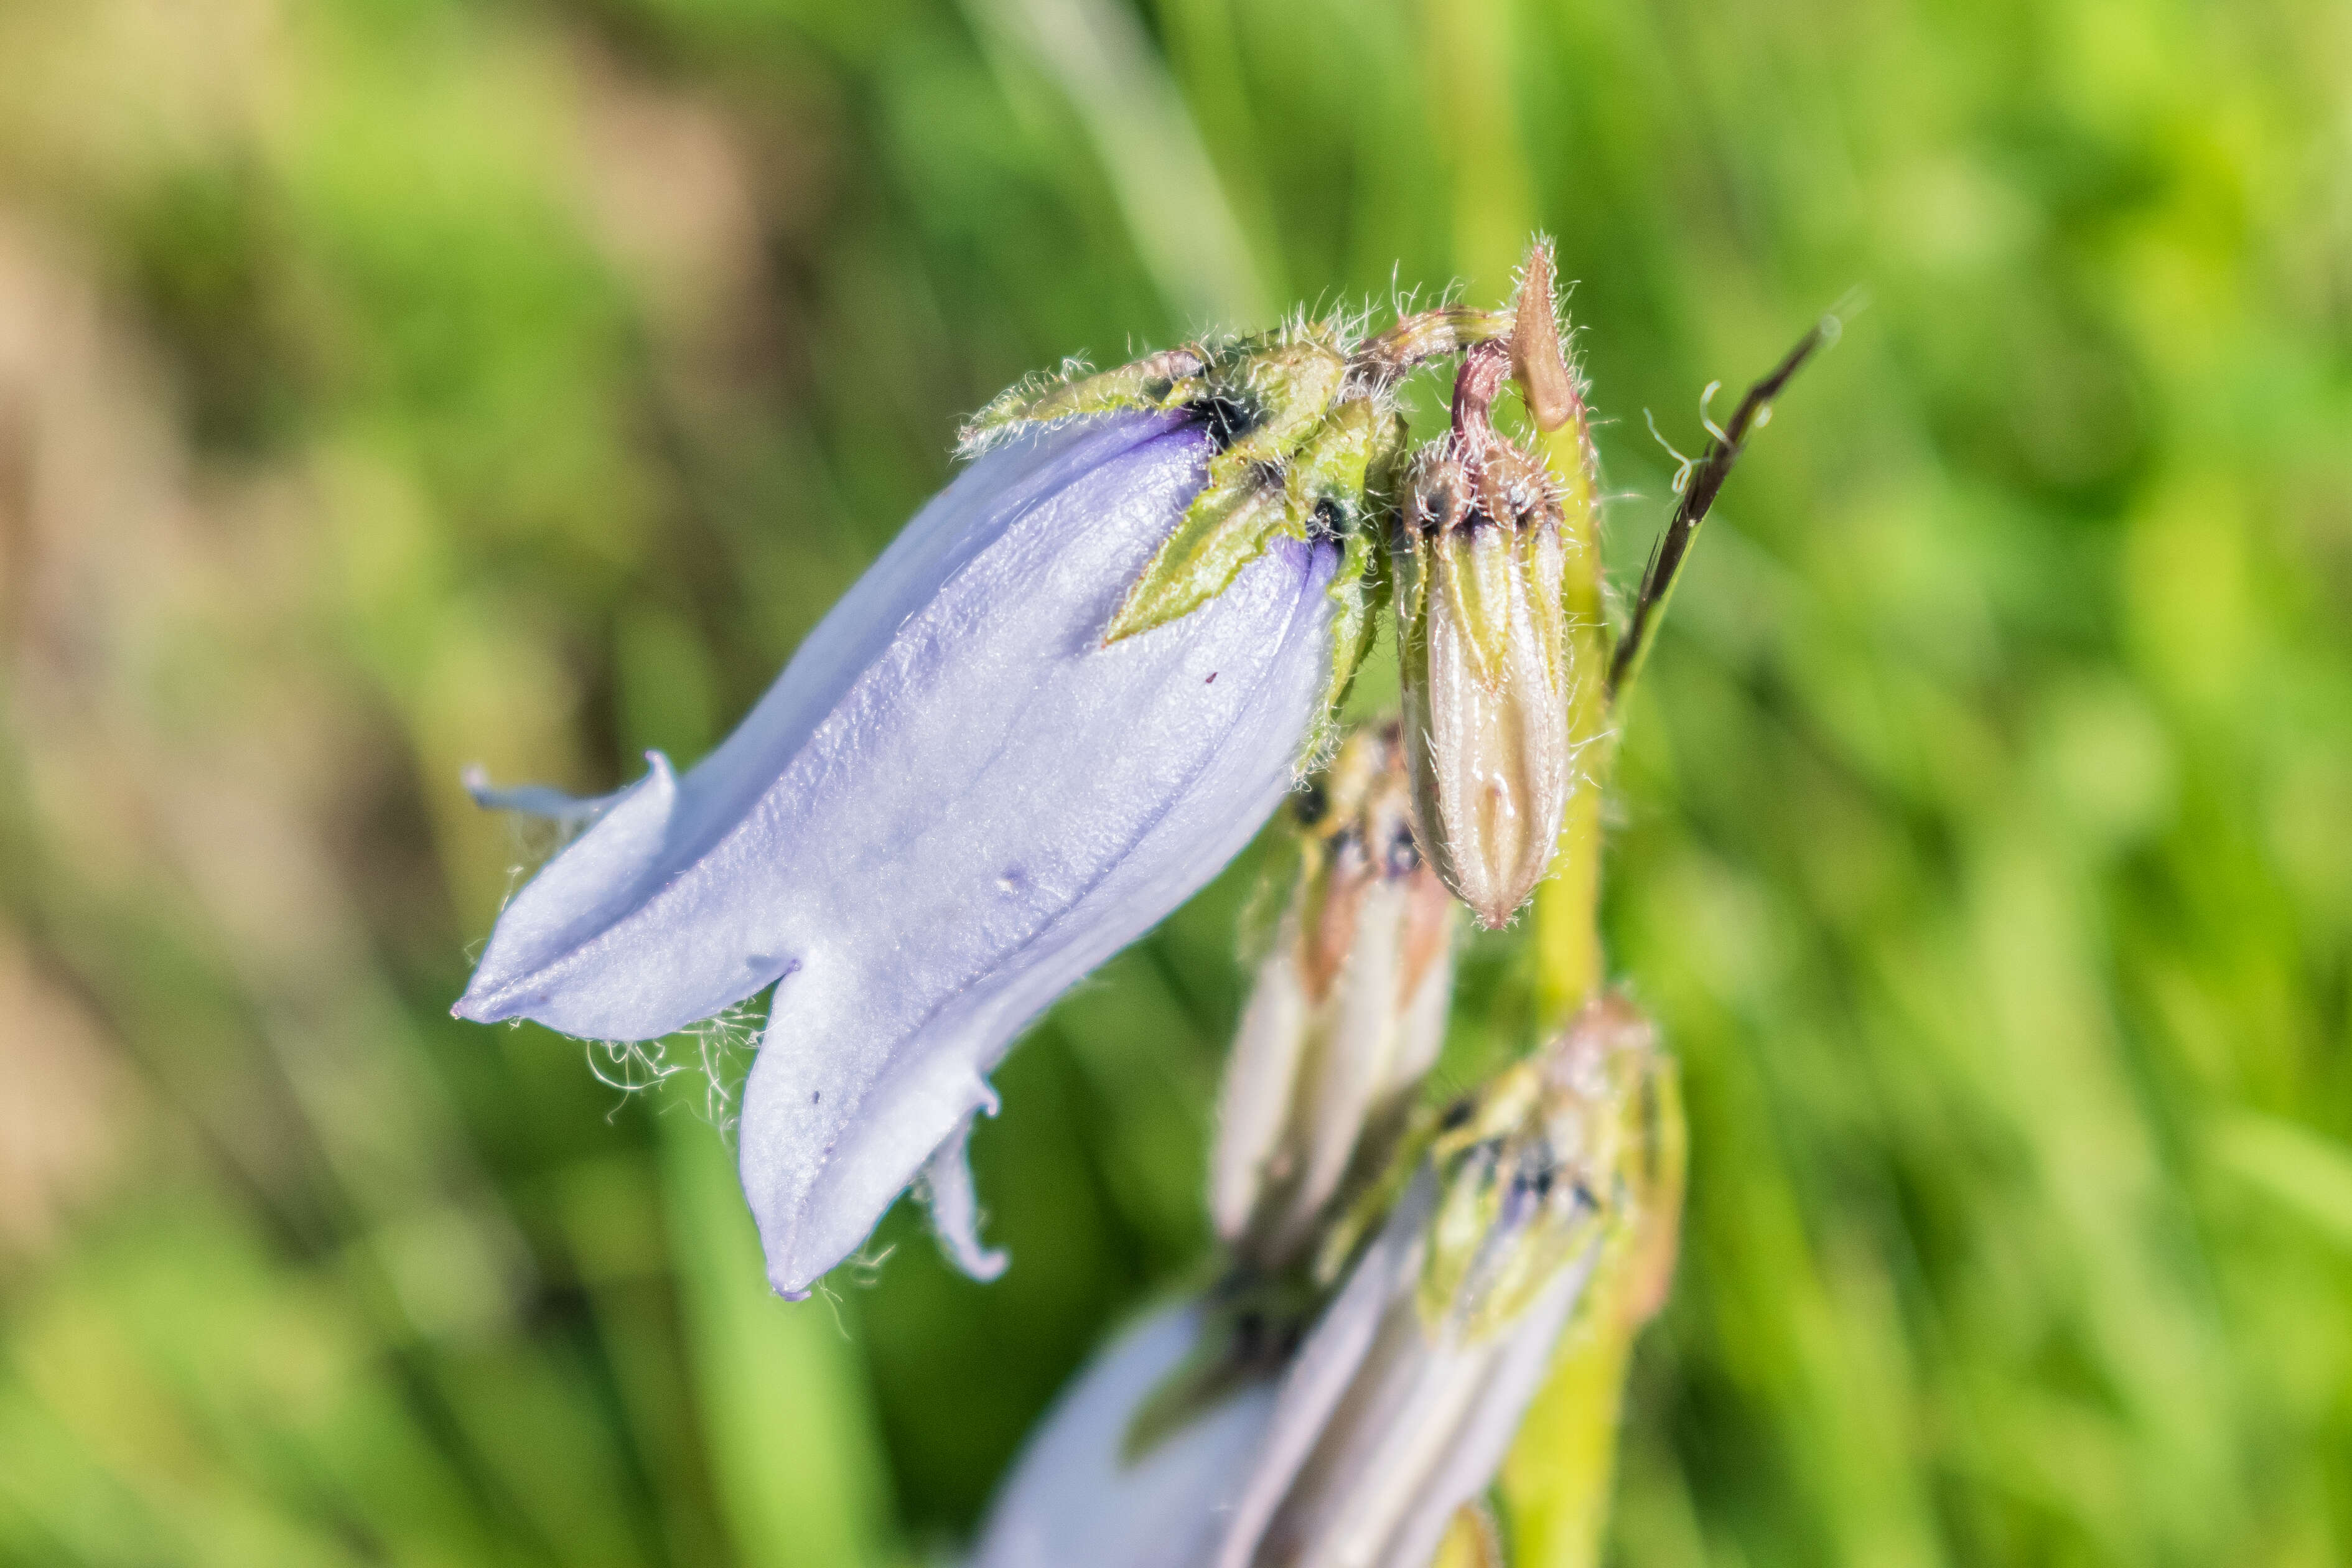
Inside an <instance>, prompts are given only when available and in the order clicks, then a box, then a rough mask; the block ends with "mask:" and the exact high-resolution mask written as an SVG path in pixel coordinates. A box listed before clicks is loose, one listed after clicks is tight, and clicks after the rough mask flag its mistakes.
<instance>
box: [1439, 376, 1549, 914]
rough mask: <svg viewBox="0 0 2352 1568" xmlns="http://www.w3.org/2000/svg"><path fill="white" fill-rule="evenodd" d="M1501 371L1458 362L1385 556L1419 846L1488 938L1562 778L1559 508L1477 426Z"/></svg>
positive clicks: (1541, 484)
mask: <svg viewBox="0 0 2352 1568" xmlns="http://www.w3.org/2000/svg"><path fill="white" fill-rule="evenodd" d="M1510 368H1511V354H1510V350H1509V349H1508V348H1507V346H1506V345H1503V344H1500V343H1490V344H1482V345H1480V346H1478V347H1476V348H1474V349H1472V350H1471V351H1470V352H1469V353H1467V354H1466V355H1465V357H1464V360H1463V366H1462V373H1461V375H1460V377H1459V379H1458V380H1457V381H1456V383H1455V386H1454V428H1453V430H1452V432H1451V433H1450V434H1449V435H1448V436H1447V437H1445V439H1444V441H1442V442H1440V443H1438V444H1437V445H1435V446H1434V447H1431V448H1429V449H1427V450H1426V451H1424V452H1423V454H1422V455H1421V457H1420V458H1418V459H1416V461H1415V463H1414V465H1413V468H1412V473H1411V475H1410V477H1409V479H1408V481H1407V485H1406V489H1405V495H1404V505H1403V509H1402V520H1401V529H1402V537H1401V539H1400V540H1399V541H1398V542H1397V547H1396V560H1397V590H1396V592H1397V600H1396V609H1397V648H1398V657H1399V659H1400V661H1401V664H1402V682H1403V689H1404V716H1405V739H1406V743H1407V751H1408V754H1409V756H1410V758H1411V762H1412V793H1413V808H1414V816H1415V819H1416V821H1417V824H1418V826H1419V831H1420V833H1421V835H1422V847H1423V849H1424V850H1425V851H1426V852H1427V853H1428V855H1429V858H1430V859H1431V861H1432V862H1433V864H1434V865H1435V866H1436V868H1437V871H1438V874H1439V875H1440V876H1441V877H1443V878H1444V879H1445V885H1446V886H1447V887H1449V888H1451V889H1453V890H1454V893H1455V894H1456V895H1458V896H1459V897H1460V898H1461V899H1462V900H1463V901H1464V902H1465V903H1466V904H1468V905H1469V906H1470V907H1471V908H1472V909H1473V910H1475V911H1476V912H1477V915H1478V918H1479V920H1480V921H1482V922H1483V923H1485V924H1486V926H1488V927H1490V928H1492V927H1498V926H1501V925H1502V924H1504V923H1505V922H1506V921H1508V920H1509V919H1510V918H1511V916H1512V914H1513V913H1514V912H1515V911H1517V909H1518V907H1519V905H1520V904H1521V903H1522V902H1523V901H1525V900H1526V899H1527V896H1528V893H1529V891H1531V890H1532V889H1534V887H1535V885H1536V883H1537V882H1538V881H1539V880H1541V879H1542V878H1543V874H1544V870H1545V868H1546V867H1548V866H1549V864H1550V863H1551V857H1552V850H1553V848H1554V847H1555V846H1556V844H1557V843H1558V840H1559V826H1560V817H1561V813H1562V811H1563V809H1564V808H1565V806H1566V805H1567V801H1568V795H1569V790H1570V786H1571V784H1572V783H1573V774H1574V770H1573V765H1572V764H1573V758H1572V756H1571V753H1570V745H1569V713H1568V700H1569V682H1570V679H1571V677H1572V674H1573V672H1571V670H1570V646H1569V640H1568V635H1567V611H1566V607H1565V605H1564V604H1563V602H1562V598H1561V593H1562V585H1563V578H1564V573H1565V568H1566V550H1567V542H1566V539H1565V536H1564V533H1563V531H1562V528H1561V525H1560V524H1561V514H1560V502H1559V494H1558V492H1557V491H1556V489H1554V487H1553V484H1552V482H1551V479H1550V477H1549V474H1548V473H1547V472H1546V471H1545V468H1544V466H1543V464H1542V462H1541V460H1540V459H1538V458H1536V457H1534V456H1532V455H1530V454H1528V453H1527V452H1524V451H1522V450H1520V449H1519V448H1518V447H1516V446H1513V445H1512V444H1511V443H1510V442H1508V441H1506V440H1505V439H1503V437H1501V436H1500V435H1498V434H1497V433H1496V430H1495V428H1494V426H1493V425H1492V423H1491V422H1490V420H1489V418H1488V416H1487V411H1488V409H1489V407H1490V406H1491V405H1492V404H1493V402H1494V398H1495V395H1496V391H1497V390H1498V389H1499V388H1500V386H1501V384H1502V381H1503V378H1504V377H1505V376H1506V375H1507V374H1509V372H1510Z"/></svg>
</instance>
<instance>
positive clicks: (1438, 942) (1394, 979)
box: [1209, 721, 1455, 1271]
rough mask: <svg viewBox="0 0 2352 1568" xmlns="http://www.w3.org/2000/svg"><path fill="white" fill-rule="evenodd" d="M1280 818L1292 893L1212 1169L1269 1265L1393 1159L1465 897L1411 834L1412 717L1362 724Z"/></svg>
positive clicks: (1428, 1053) (1255, 1257) (1259, 984)
mask: <svg viewBox="0 0 2352 1568" xmlns="http://www.w3.org/2000/svg"><path fill="white" fill-rule="evenodd" d="M1280 820H1282V822H1283V838H1284V840H1285V841H1286V844H1287V845H1288V846H1289V847H1290V849H1291V854H1292V872H1291V877H1290V880H1291V884H1292V886H1291V890H1290V892H1289V895H1288V898H1287V900H1286V904H1285V905H1284V908H1283V910H1282V915H1281V923H1280V926H1279V927H1278V929H1277V930H1276V933H1275V939H1274V942H1273V945H1272V947H1271V948H1270V949H1269V950H1268V952H1266V954H1265V958H1264V960H1263V961H1262V962H1261V963H1259V965H1258V969H1257V977H1256V981H1255V984H1254V985H1253V986H1252V988H1251V991H1250V997H1249V1002H1248V1005H1246V1006H1245V1007H1244V1009H1243V1012H1242V1020H1241V1027H1240V1029H1239V1031H1238V1032H1237V1033H1236V1035H1235V1036H1234V1047H1233V1053H1232V1055H1231V1057H1230V1058H1228V1059H1227V1063H1226V1067H1225V1079H1224V1087H1223V1090H1222V1092H1221V1095H1220V1102H1219V1114H1218V1127H1217V1140H1216V1145H1215V1148H1214V1150H1213V1152H1212V1154H1211V1157H1210V1174H1209V1211H1210V1215H1211V1217H1212V1219H1213V1221H1214V1222H1215V1225H1216V1227H1217V1233H1218V1235H1219V1237H1221V1238H1222V1239H1223V1241H1224V1242H1225V1243H1226V1244H1227V1245H1228V1246H1229V1247H1233V1248H1234V1251H1235V1253H1236V1255H1237V1256H1238V1257H1239V1258H1241V1259H1242V1260H1243V1261H1244V1262H1245V1263H1247V1264H1249V1265H1251V1266H1253V1267H1255V1268H1258V1269H1261V1270H1266V1271H1273V1270H1278V1269H1281V1268H1286V1267H1287V1266H1288V1265H1290V1264H1291V1263H1293V1262H1295V1261H1297V1259H1298V1258H1300V1257H1301V1256H1302V1255H1303V1253H1304V1251H1305V1250H1306V1248H1307V1247H1308V1245H1309V1244H1310V1243H1311V1241H1312V1240H1313V1238H1314V1237H1315V1234H1316V1225H1317V1221H1318V1217H1319V1216H1320V1215H1322V1214H1323V1212H1324V1210H1325V1209H1326V1208H1327V1207H1328V1206H1329V1205H1332V1204H1334V1203H1335V1202H1339V1201H1344V1197H1345V1195H1346V1192H1347V1190H1348V1188H1349V1185H1351V1184H1360V1183H1361V1182H1362V1181H1363V1180H1364V1179H1365V1178H1366V1177H1368V1176H1369V1175H1372V1174H1377V1173H1379V1172H1380V1170H1381V1168H1382V1167H1383V1166H1384V1165H1385V1164H1386V1163H1387V1160H1388V1155H1389V1152H1390V1151H1391V1147H1392V1146H1393V1143H1394V1141H1395V1138H1396V1135H1397V1134H1398V1133H1400V1132H1401V1131H1403V1128H1404V1122H1405V1117H1406V1114H1407V1112H1408V1111H1410V1110H1411V1109H1412V1094H1413V1091H1414V1089H1417V1088H1418V1087H1419V1086H1420V1083H1421V1079H1422V1078H1423V1075H1424V1074H1426V1073H1427V1072H1428V1071H1429V1069H1430V1068H1431V1067H1432V1066H1433V1065H1434V1064H1435V1062H1436V1060H1437V1054H1438V1049H1439V1047H1441V1046H1442V1045H1444V1038H1445V1015H1446V1006H1447V1004H1448V1003H1449V1002H1450V1001H1451V1000H1452V998H1453V993H1454V963H1453V936H1454V907H1455V906H1454V898H1453V895H1451V894H1450V893H1448V892H1447V891H1446V890H1445V887H1444V884H1443V883H1442V882H1440V881H1439V880H1438V879H1437V874H1436V873H1435V872H1434V871H1433V870H1432V869H1431V868H1430V867H1429V864H1428V862H1427V861H1426V860H1425V859H1423V857H1422V854H1421V851H1420V849H1419V847H1418V846H1416V844H1415V843H1414V841H1413V834H1412V787H1411V785H1410V784H1409V783H1408V780H1407V777H1406V772H1405V761H1404V738H1403V732H1402V729H1401V727H1400V726H1399V725H1397V724H1396V723H1395V722H1393V721H1391V722H1389V723H1385V724H1379V725H1372V726H1368V727H1366V728H1364V729H1360V730H1359V731H1356V732H1355V733H1354V734H1352V735H1350V736H1349V737H1348V739H1347V741H1346V742H1344V743H1343V744H1342V745H1341V746H1340V748H1339V752H1338V754H1337V755H1336V756H1335V757H1334V758H1333V759H1332V762H1331V765H1330V766H1329V767H1328V769H1326V770H1325V771H1324V773H1322V774H1321V775H1320V776H1318V778H1316V779H1315V780H1314V781H1312V782H1311V783H1310V784H1308V786H1307V788H1306V789H1305V790H1304V791H1302V792H1300V793H1298V794H1297V795H1293V796H1292V797H1291V801H1290V805H1288V806H1287V807H1286V810H1285V811H1284V812H1283V813H1282V816H1281V819H1280ZM1351 1178H1352V1181H1351Z"/></svg>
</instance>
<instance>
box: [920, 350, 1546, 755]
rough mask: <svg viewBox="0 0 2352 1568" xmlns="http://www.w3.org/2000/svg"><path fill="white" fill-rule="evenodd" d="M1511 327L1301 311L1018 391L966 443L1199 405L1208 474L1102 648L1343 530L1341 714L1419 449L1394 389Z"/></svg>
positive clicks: (1337, 540) (1334, 686)
mask: <svg viewBox="0 0 2352 1568" xmlns="http://www.w3.org/2000/svg"><path fill="white" fill-rule="evenodd" d="M1508 327H1509V322H1508V320H1507V317H1495V316H1492V315H1491V314H1489V313H1474V312H1465V311H1461V310H1446V311H1435V312H1427V313H1425V314H1424V315H1423V316H1415V317H1409V318H1407V319H1406V320H1405V321H1401V322H1399V323H1398V324H1397V326H1396V327H1395V328H1392V329H1391V331H1387V332H1385V333H1382V334H1381V335H1380V336H1379V337H1377V338H1374V339H1372V340H1370V342H1357V341H1355V340H1353V339H1351V338H1350V337H1349V335H1348V334H1347V333H1346V331H1344V330H1343V329H1342V328H1341V327H1340V326H1339V325H1338V324H1337V323H1332V322H1298V323H1294V324H1291V325H1289V326H1286V327H1285V328H1283V329H1282V330H1280V331H1275V332H1269V333H1265V334H1261V335H1259V336H1255V337H1249V338H1242V339H1238V340H1235V341H1234V342H1227V343H1223V344H1216V343H1192V344H1187V345H1185V346H1183V347H1181V348H1175V349H1169V350H1165V351H1163V352H1161V353H1155V354H1151V355H1148V356H1147V357H1145V358H1143V359H1140V360H1138V361H1136V362H1135V363H1132V364H1128V365H1123V366H1121V367H1119V368H1118V369H1116V370H1109V371H1104V372H1101V373H1099V374H1094V375H1088V376H1083V377H1078V378H1076V379H1070V380H1066V381H1063V382H1060V383H1057V384H1052V385H1048V386H1045V387H1037V386H1034V385H1033V386H1024V387H1017V388H1015V389H1013V391H1010V392H1007V393H1006V394H1004V395H1003V396H1001V397H999V398H997V399H996V400H995V401H994V402H993V403H992V404H990V405H988V407H987V408H985V409H983V410H982V412H981V414H980V415H979V416H978V417H977V418H975V419H974V420H973V421H972V422H971V426H968V427H967V428H966V430H965V432H964V447H965V448H966V450H968V451H969V450H975V449H979V448H982V447H986V446H988V445H989V444H991V443H992V441H994V440H997V439H1000V438H1002V437H1005V436H1007V435H1011V434H1013V433H1014V432H1016V431H1019V430H1023V429H1026V428H1032V427H1034V426H1040V425H1046V424H1053V423H1056V422H1059V421H1061V420H1065V419H1076V418H1084V417H1087V416H1094V415H1101V414H1109V413H1117V412H1124V411H1139V412H1150V411H1154V410H1178V409H1181V410H1188V411H1191V412H1192V413H1194V414H1196V415H1197V416H1199V418H1200V419H1201V420H1202V424H1203V426H1205V427H1206V428H1207V429H1208V431H1209V432H1210V434H1211V436H1212V437H1213V439H1214V441H1215V442H1216V449H1215V451H1214V453H1213V455H1212V457H1211V458H1210V459H1209V469H1208V478H1207V483H1206V484H1204V485H1203V486H1202V489H1201V493H1200V494H1199V495H1198V496H1197V497H1195V498H1194V499H1193V501H1192V505H1191V506H1190V507H1188V508H1187V509H1186V510H1185V512H1184V515H1183V516H1182V517H1181V518H1180V519H1179V520H1178V521H1177V523H1176V526H1175V527H1174V528H1173V529H1172V530H1171V531H1170V532H1169V535H1168V537H1167V539H1166V540H1165V541H1164V542H1162V543H1161V544H1160V548H1159V549H1158V550H1157V551H1156V552H1154V553H1153V555H1152V558H1151V560H1150V563H1148V564H1147V565H1146V566H1145V567H1144V569H1143V571H1142V573H1141V574H1139V576H1138V577H1137V578H1136V580H1135V582H1134V583H1133V584H1131V585H1130V586H1129V589H1128V592H1127V595H1126V596H1125V597H1124V598H1123V599H1122V600H1121V601H1120V604H1119V607H1118V612H1117V613H1116V614H1115V615H1114V616H1112V617H1111V621H1110V624H1109V626H1107V627H1105V628H1104V632H1103V642H1104V645H1105V646H1108V645H1110V644H1112V643H1116V642H1118V641H1121V640H1122V639H1124V638H1127V637H1135V636H1137V635H1139V633H1143V632H1148V631H1151V630H1153V629H1155V628H1157V627H1160V626H1166V625H1168V624H1169V623H1171V622H1172V621H1176V620H1179V619H1181V617H1183V616H1187V615H1190V614H1191V613H1192V611H1194V610H1196V609H1199V608H1200V607H1201V606H1202V605H1205V604H1207V603H1208V602H1209V601H1210V600H1212V599H1213V598H1215V597H1216V596H1217V595H1220V594H1222V593H1223V592H1224V591H1225V590H1226V589H1227V588H1229V587H1231V586H1232V585H1233V583H1234V579H1235V578H1237V577H1239V576H1240V575H1241V574H1242V572H1243V571H1244V569H1245V568H1247V567H1248V566H1249V564H1250V563H1252V562H1254V561H1255V560H1256V559H1257V558H1258V557H1259V556H1260V555H1261V554H1263V553H1264V552H1265V551H1266V549H1267V548H1268V547H1270V546H1271V545H1272V544H1273V543H1274V542H1275V541H1276V540H1279V539H1289V540H1296V541H1300V542H1328V543H1333V544H1336V545H1338V546H1339V550H1340V552H1341V553H1340V562H1339V569H1338V571H1337V572H1336V574H1334V575H1333V577H1332V581H1331V587H1330V593H1331V597H1332V600H1333V602H1334V604H1335V605H1336V613H1335V615H1334V616H1333V620H1332V660H1331V683H1330V687H1329V689H1328V693H1327V696H1328V704H1327V711H1328V710H1336V708H1337V707H1338V704H1339V700H1340V699H1341V698H1342V697H1344V696H1345V695H1346V692H1347V689H1348V686H1349V683H1350V682H1351V681H1352V680H1353V679H1355V674H1356V670H1357V668H1358V667H1359V666H1360V664H1361V663H1362V662H1363V658H1364V656H1365V654H1366V653H1368V652H1369V651H1370V647H1371V641H1372V634H1373V628H1374V624H1375V613H1376V611H1377V610H1378V608H1379V606H1380V604H1381V599H1382V596H1383V595H1385V593H1386V591H1387V584H1386V575H1385V573H1384V571H1383V566H1384V560H1383V556H1384V553H1385V552H1383V551H1381V549H1380V548H1378V546H1379V544H1380V542H1381V540H1382V539H1383V538H1384V537H1385V534H1386V532H1387V522H1388V519H1389V517H1390V515H1391V512H1392V511H1393V510H1394V508H1395V505H1396V497H1397V491H1398V488H1399V483H1400V480H1401V479H1402V466H1403V458H1404V454H1405V447H1406V435H1405V426H1404V421H1403V419H1402V416H1400V415H1398V414H1397V413H1396V411H1395V409H1394V407H1393V406H1392V404H1391V397H1390V391H1391V385H1392V384H1393V382H1394V381H1395V379H1396V377H1397V376H1398V375H1400V374H1403V373H1404V371H1406V370H1408V369H1410V368H1411V367H1412V365H1413V364H1415V363H1419V362H1420V361H1421V360H1423V359H1425V358H1428V357H1431V356H1433V355H1434V354H1437V353H1451V352H1454V351H1456V350H1458V349H1459V348H1460V346H1461V345H1462V344H1463V343H1464V342H1472V341H1480V340H1483V339H1486V338H1488V337H1492V336H1494V335H1496V334H1497V333H1498V332H1501V331H1507V330H1508ZM1321 739H1322V737H1321V736H1320V735H1319V734H1318V736H1317V737H1316V738H1315V742H1314V744H1312V745H1310V748H1309V750H1310V752H1311V751H1312V750H1313V749H1315V745H1319V744H1320V742H1321Z"/></svg>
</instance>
